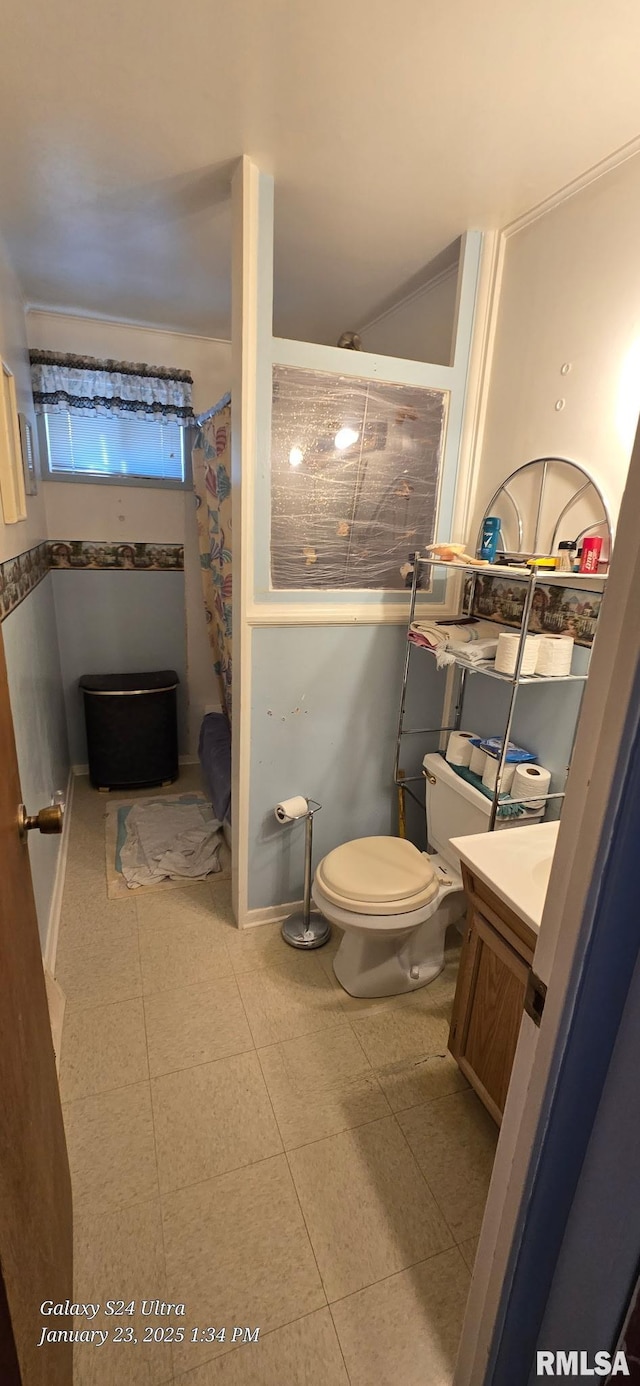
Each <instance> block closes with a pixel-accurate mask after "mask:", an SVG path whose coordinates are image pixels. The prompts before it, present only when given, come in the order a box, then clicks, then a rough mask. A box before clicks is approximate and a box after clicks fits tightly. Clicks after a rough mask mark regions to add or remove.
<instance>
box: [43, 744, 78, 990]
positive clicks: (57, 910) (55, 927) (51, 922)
mask: <svg viewBox="0 0 640 1386" xmlns="http://www.w3.org/2000/svg"><path fill="white" fill-rule="evenodd" d="M74 777H75V770H74V768H73V767H72V769H71V770H70V771H69V778H68V780H67V790H66V795H65V809H64V821H63V824H62V836H61V838H60V845H59V848H58V860H57V862H56V874H55V877H54V881H53V890H52V892H51V904H50V906H49V919H48V922H47V936H46V939H45V944H44V953H43V962H44V966H45V969H46V971H47V972H50V973H51V976H52V977H55V975H56V953H57V951H58V934H59V932H60V916H61V914H62V896H63V893H64V881H65V876H66V873H67V856H68V853H69V833H70V828H71V806H72V803H73V782H74Z"/></svg>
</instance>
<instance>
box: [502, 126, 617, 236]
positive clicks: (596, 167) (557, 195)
mask: <svg viewBox="0 0 640 1386" xmlns="http://www.w3.org/2000/svg"><path fill="white" fill-rule="evenodd" d="M638 154H640V135H637V136H636V137H635V139H633V140H629V142H628V143H627V144H623V145H621V146H620V148H619V149H615V150H614V151H613V153H612V154H607V157H606V158H605V159H600V160H599V162H598V163H597V164H592V166H591V168H588V169H585V171H584V173H580V174H579V175H578V177H577V178H572V179H571V180H570V182H568V183H564V184H563V185H562V187H560V188H558V189H557V191H556V192H554V193H551V196H550V197H546V198H545V199H544V201H542V202H538V203H537V204H536V205H535V207H530V208H529V210H528V211H527V212H523V213H522V215H521V216H519V217H514V219H513V221H510V222H508V223H507V225H506V226H504V227H503V228H502V232H501V235H502V236H504V237H505V238H506V239H508V238H509V237H510V236H515V235H517V233H518V231H523V230H524V228H525V227H526V226H531V224H532V222H534V221H539V220H540V217H544V216H546V215H547V213H548V212H553V211H554V210H555V208H556V207H559V206H560V204H561V203H562V202H568V201H569V199H570V198H571V197H575V196H576V194H577V193H580V192H582V191H583V190H584V188H588V187H589V185H590V184H591V183H597V182H598V179H599V178H604V177H606V175H607V173H611V172H612V171H613V169H615V168H619V167H620V165H621V164H626V163H627V162H628V161H629V159H635V158H636V157H637V156H638Z"/></svg>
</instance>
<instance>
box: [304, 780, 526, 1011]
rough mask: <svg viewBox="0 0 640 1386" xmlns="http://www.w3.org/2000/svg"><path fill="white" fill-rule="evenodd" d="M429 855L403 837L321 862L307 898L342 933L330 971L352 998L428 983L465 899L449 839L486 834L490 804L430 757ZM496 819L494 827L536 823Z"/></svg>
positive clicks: (371, 842) (375, 840)
mask: <svg viewBox="0 0 640 1386" xmlns="http://www.w3.org/2000/svg"><path fill="white" fill-rule="evenodd" d="M423 766H424V773H425V777H426V810H427V834H428V841H429V845H430V847H431V848H432V849H433V850H432V851H431V852H430V853H427V852H420V851H419V850H418V848H417V847H414V846H413V844H412V843H411V842H407V841H406V839H405V838H399V837H360V838H356V839H355V841H353V842H345V843H343V844H342V846H340V847H334V849H333V851H332V852H328V853H327V855H326V857H323V859H322V861H321V862H319V864H318V866H317V868H316V873H315V877H314V881H313V889H312V894H313V899H314V901H315V904H316V906H317V908H318V909H319V910H320V912H321V914H323V915H324V917H325V919H328V920H329V921H330V923H331V924H336V925H337V927H338V928H339V929H343V930H344V937H343V939H342V942H341V944H340V947H339V948H338V951H337V953H336V956H335V958H334V961H333V970H334V972H335V975H336V977H337V979H338V981H339V982H340V985H341V986H343V987H344V989H345V991H347V992H349V994H350V995H351V996H364V997H367V996H369V997H375V996H399V995H400V994H401V993H402V992H408V991H416V990H417V989H418V988H419V987H424V986H427V985H428V983H429V982H432V981H433V980H434V978H435V977H437V976H438V973H439V972H441V971H442V968H443V966H444V938H445V933H446V931H447V928H448V927H449V925H450V924H453V923H455V922H456V921H458V920H461V919H462V917H463V915H464V912H465V898H464V890H463V886H462V877H461V874H460V860H459V857H458V856H457V853H456V852H455V850H454V848H453V847H452V846H451V838H452V837H466V836H468V835H469V834H471V833H481V832H487V831H488V827H489V814H490V811H491V802H490V800H489V799H487V798H485V796H484V794H481V793H480V791H479V790H477V789H476V788H475V787H474V785H472V784H469V783H468V782H467V781H466V780H463V779H462V778H461V777H460V776H459V775H456V772H455V770H452V769H451V766H450V765H448V764H447V762H446V761H445V760H444V758H443V757H442V756H440V755H433V754H431V755H426V756H425V758H424V761H423ZM543 813H544V810H543V809H541V810H539V811H538V812H537V813H535V814H532V813H529V814H527V816H526V818H515V819H513V818H504V819H498V820H497V823H496V828H497V829H499V830H502V829H504V828H515V827H518V826H519V825H520V824H522V823H524V822H527V823H532V822H537V821H539V819H540V818H541V817H542V816H543Z"/></svg>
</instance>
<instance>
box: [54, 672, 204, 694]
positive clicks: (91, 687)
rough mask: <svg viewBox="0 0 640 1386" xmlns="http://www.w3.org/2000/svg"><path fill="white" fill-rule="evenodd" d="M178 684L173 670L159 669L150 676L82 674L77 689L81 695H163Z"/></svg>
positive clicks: (178, 680)
mask: <svg viewBox="0 0 640 1386" xmlns="http://www.w3.org/2000/svg"><path fill="white" fill-rule="evenodd" d="M179 682H180V679H179V678H178V675H177V674H176V671H175V669H160V670H154V671H153V672H152V673H150V674H83V675H82V678H81V679H79V680H78V687H79V688H81V689H82V691H83V693H115V694H118V693H165V692H168V690H169V689H171V688H177V686H178V684H179Z"/></svg>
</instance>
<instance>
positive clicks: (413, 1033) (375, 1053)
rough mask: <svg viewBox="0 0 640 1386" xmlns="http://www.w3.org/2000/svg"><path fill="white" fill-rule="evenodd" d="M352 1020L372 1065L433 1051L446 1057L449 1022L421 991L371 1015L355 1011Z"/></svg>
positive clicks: (429, 1053)
mask: <svg viewBox="0 0 640 1386" xmlns="http://www.w3.org/2000/svg"><path fill="white" fill-rule="evenodd" d="M424 990H425V991H426V988H424ZM350 1020H351V1024H352V1025H353V1028H354V1030H355V1032H356V1035H357V1036H358V1039H359V1040H360V1043H361V1045H362V1048H363V1049H364V1052H365V1054H366V1055H367V1058H368V1059H369V1062H370V1063H371V1065H372V1067H373V1068H376V1069H383V1068H388V1066H389V1065H391V1064H397V1063H401V1062H402V1061H403V1060H406V1059H424V1058H426V1057H428V1056H431V1055H442V1056H445V1057H446V1054H447V1041H448V1038H449V1025H448V1022H447V1020H446V1019H445V1017H444V1016H443V1014H442V1012H441V1011H440V1010H439V1009H438V1007H437V1006H436V1005H435V1004H434V1003H433V1002H429V998H426V997H423V996H422V994H421V993H416V992H414V994H413V996H411V997H409V998H408V999H407V1001H406V1003H405V1005H402V1006H394V1007H392V1008H390V1009H388V1010H384V1011H376V1012H374V1013H373V1014H371V1015H363V1014H360V1015H352V1016H350Z"/></svg>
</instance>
